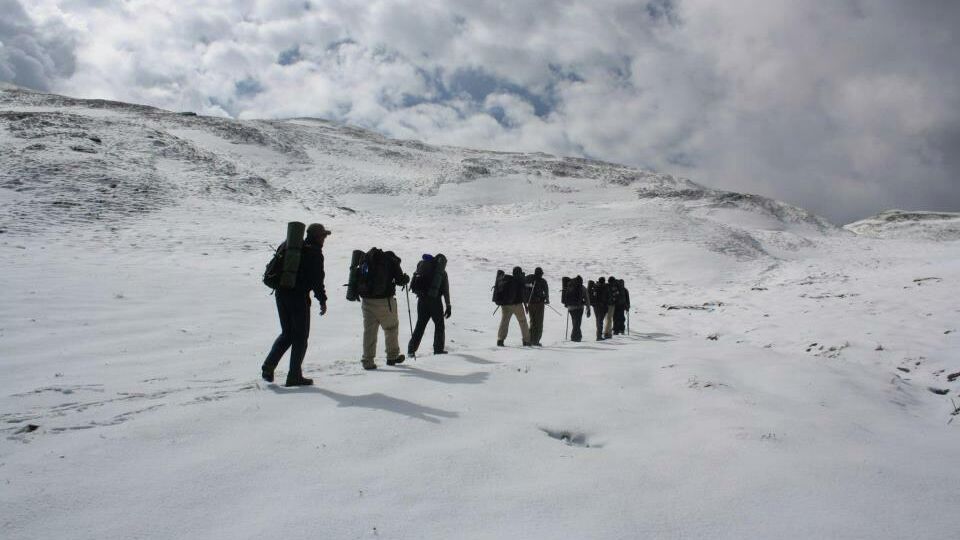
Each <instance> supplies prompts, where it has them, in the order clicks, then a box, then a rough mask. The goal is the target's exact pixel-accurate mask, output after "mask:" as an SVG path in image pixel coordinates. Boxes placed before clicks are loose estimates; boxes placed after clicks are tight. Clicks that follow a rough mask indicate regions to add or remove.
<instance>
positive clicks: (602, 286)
mask: <svg viewBox="0 0 960 540" xmlns="http://www.w3.org/2000/svg"><path fill="white" fill-rule="evenodd" d="M588 285H589V286H588V287H587V297H588V298H589V299H590V305H591V306H593V317H594V319H596V322H597V341H603V339H604V337H603V321H604V319H605V317H606V313H607V303H606V302H607V283H606V278H600V279H598V280H597V281H596V283H594V282H593V281H591V282H590V283H589V284H588Z"/></svg>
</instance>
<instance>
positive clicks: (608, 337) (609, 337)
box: [603, 334, 613, 339]
mask: <svg viewBox="0 0 960 540" xmlns="http://www.w3.org/2000/svg"><path fill="white" fill-rule="evenodd" d="M603 339H613V336H612V335H610V334H607V335H605V336H603Z"/></svg>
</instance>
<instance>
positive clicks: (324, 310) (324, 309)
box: [320, 302, 327, 317]
mask: <svg viewBox="0 0 960 540" xmlns="http://www.w3.org/2000/svg"><path fill="white" fill-rule="evenodd" d="M326 314H327V303H326V302H323V303H321V304H320V316H321V317H323V316H324V315H326Z"/></svg>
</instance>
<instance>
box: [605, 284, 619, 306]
mask: <svg viewBox="0 0 960 540" xmlns="http://www.w3.org/2000/svg"><path fill="white" fill-rule="evenodd" d="M607 291H608V300H607V305H609V306H613V305H616V304H617V303H618V302H619V301H620V283H619V282H617V281H616V280H614V281H613V282H612V283H608V284H607Z"/></svg>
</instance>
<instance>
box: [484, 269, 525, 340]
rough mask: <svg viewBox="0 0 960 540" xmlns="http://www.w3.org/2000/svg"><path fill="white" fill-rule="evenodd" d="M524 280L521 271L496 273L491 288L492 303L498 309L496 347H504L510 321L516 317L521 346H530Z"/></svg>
mask: <svg viewBox="0 0 960 540" xmlns="http://www.w3.org/2000/svg"><path fill="white" fill-rule="evenodd" d="M525 286H526V278H525V276H524V275H523V269H522V268H520V267H519V266H516V267H514V269H513V273H512V274H506V273H505V272H503V270H500V271H498V272H497V279H496V281H495V282H494V286H493V301H494V303H496V304H497V306H499V308H498V309H500V328H499V329H498V330H497V346H498V347H504V346H505V345H504V341H505V340H506V339H507V332H508V331H509V329H510V319H512V318H514V317H516V318H517V322H518V323H520V334H521V336H522V337H523V346H524V347H529V346H530V327H529V326H527V314H526V313H525V310H526V304H525V300H526V299H525V298H524V291H525V289H526V287H525Z"/></svg>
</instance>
